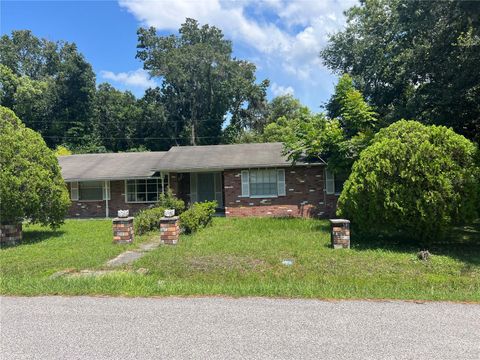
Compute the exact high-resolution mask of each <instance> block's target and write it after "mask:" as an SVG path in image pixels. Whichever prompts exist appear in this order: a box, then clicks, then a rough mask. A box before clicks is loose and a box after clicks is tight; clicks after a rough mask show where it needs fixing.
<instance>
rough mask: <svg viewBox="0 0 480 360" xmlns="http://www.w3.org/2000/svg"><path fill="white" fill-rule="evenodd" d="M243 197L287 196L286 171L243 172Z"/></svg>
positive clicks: (253, 170) (257, 170) (254, 170)
mask: <svg viewBox="0 0 480 360" xmlns="http://www.w3.org/2000/svg"><path fill="white" fill-rule="evenodd" d="M241 176H242V196H245V197H276V196H284V195H285V170H284V169H250V170H243V171H242V172H241Z"/></svg>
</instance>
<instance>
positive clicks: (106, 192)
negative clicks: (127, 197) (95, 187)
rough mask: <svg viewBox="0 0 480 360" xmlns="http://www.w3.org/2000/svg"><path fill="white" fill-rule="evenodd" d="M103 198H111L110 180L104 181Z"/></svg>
mask: <svg viewBox="0 0 480 360" xmlns="http://www.w3.org/2000/svg"><path fill="white" fill-rule="evenodd" d="M103 200H110V181H104V183H103Z"/></svg>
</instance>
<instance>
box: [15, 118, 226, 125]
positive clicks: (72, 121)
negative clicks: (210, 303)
mask: <svg viewBox="0 0 480 360" xmlns="http://www.w3.org/2000/svg"><path fill="white" fill-rule="evenodd" d="M227 120H228V119H225V120H222V122H225V121H227ZM216 121H217V120H196V121H195V122H196V123H199V122H216ZM138 122H139V123H160V124H161V123H166V122H172V123H187V124H188V123H190V122H191V121H190V120H185V121H182V120H163V121H156V120H145V121H138ZM24 123H25V124H30V123H46V124H57V123H60V124H79V123H80V124H83V123H84V122H83V121H75V120H69V121H61V120H58V121H52V122H47V121H44V120H30V121H24ZM95 124H108V122H105V121H100V122H96V123H95Z"/></svg>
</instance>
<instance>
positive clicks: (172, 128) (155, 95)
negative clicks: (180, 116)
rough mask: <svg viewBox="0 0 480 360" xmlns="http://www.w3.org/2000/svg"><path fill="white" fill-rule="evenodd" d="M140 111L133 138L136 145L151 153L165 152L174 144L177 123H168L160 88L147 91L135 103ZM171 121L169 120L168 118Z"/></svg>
mask: <svg viewBox="0 0 480 360" xmlns="http://www.w3.org/2000/svg"><path fill="white" fill-rule="evenodd" d="M137 106H138V108H139V111H140V115H139V117H138V121H137V125H136V132H135V136H136V137H137V138H138V139H141V140H140V141H138V142H137V143H140V144H141V145H143V146H145V147H146V148H147V149H150V150H152V151H160V150H163V151H166V150H168V149H170V147H171V146H173V145H175V144H176V136H177V133H178V128H177V123H176V122H175V121H170V122H168V120H167V111H166V109H165V106H164V99H163V97H162V92H161V90H160V88H158V87H157V88H154V89H147V90H146V91H145V94H144V95H143V97H142V98H141V99H139V100H138V101H137ZM170 119H171V118H170Z"/></svg>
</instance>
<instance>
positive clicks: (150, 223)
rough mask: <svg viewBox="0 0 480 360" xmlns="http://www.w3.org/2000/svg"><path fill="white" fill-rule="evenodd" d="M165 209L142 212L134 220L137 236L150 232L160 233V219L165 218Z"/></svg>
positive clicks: (157, 208)
mask: <svg viewBox="0 0 480 360" xmlns="http://www.w3.org/2000/svg"><path fill="white" fill-rule="evenodd" d="M164 211H165V209H164V208H162V207H153V208H151V209H145V210H142V211H140V212H139V213H138V214H137V215H136V216H135V219H134V220H133V227H134V231H135V234H137V235H143V234H145V233H147V232H149V231H153V230H158V231H160V219H161V218H162V217H163V216H164Z"/></svg>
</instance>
